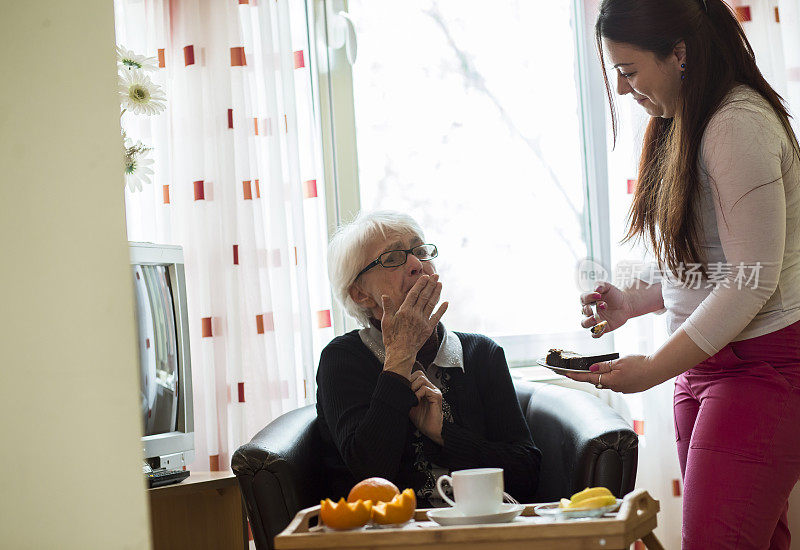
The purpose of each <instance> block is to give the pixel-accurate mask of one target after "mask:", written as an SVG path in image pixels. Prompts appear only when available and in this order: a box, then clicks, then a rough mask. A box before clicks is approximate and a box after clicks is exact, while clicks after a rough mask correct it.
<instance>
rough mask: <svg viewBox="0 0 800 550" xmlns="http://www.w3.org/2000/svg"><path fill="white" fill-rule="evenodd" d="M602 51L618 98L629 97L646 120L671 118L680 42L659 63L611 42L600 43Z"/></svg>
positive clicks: (648, 54) (680, 60) (675, 101)
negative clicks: (615, 81)
mask: <svg viewBox="0 0 800 550" xmlns="http://www.w3.org/2000/svg"><path fill="white" fill-rule="evenodd" d="M603 49H604V50H605V51H606V53H607V55H608V59H609V62H610V64H611V65H612V66H613V67H614V69H615V70H616V73H617V93H618V94H619V95H626V94H631V96H632V97H633V99H634V100H636V102H637V103H638V104H639V105H641V106H642V107H643V108H644V110H645V111H647V114H648V115H650V116H653V117H663V118H672V117H674V116H675V111H676V110H677V106H678V94H679V93H680V89H681V73H682V70H681V64H682V63H684V61H685V53H686V49H685V46H684V45H683V43H682V42H681V43H680V45H678V46H676V47H675V51H674V52H673V53H672V54H670V55H669V56H667V58H666V59H663V60H662V59H659V58H658V56H656V55H655V54H654V53H653V52H649V51H646V50H642V49H639V48H637V47H636V46H632V45H630V44H625V43H622V42H614V41H612V40H606V39H604V40H603ZM687 70H688V69H687Z"/></svg>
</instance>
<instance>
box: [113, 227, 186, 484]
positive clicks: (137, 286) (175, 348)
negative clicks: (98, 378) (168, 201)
mask: <svg viewBox="0 0 800 550" xmlns="http://www.w3.org/2000/svg"><path fill="white" fill-rule="evenodd" d="M129 248H130V261H131V274H132V277H133V285H134V296H135V301H136V327H137V342H138V352H139V353H138V355H139V380H140V389H141V393H140V395H141V415H142V416H141V418H142V426H143V432H142V433H143V436H142V447H143V451H144V461H145V464H144V469H145V471H149V469H152V470H157V469H168V470H176V469H177V470H185V469H186V465H187V464H190V463H191V462H192V461H193V460H194V417H193V407H192V366H191V359H190V345H189V315H188V311H187V308H186V279H185V275H184V265H183V249H182V248H181V247H179V246H169V245H159V244H153V243H138V242H130V243H129Z"/></svg>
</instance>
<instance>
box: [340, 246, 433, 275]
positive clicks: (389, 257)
mask: <svg viewBox="0 0 800 550" xmlns="http://www.w3.org/2000/svg"><path fill="white" fill-rule="evenodd" d="M409 254H413V255H414V256H415V257H416V258H417V259H418V260H420V261H422V262H428V261H430V260H432V259H434V258H435V257H436V256H438V255H439V251H438V250H437V249H436V245H433V244H418V245H417V246H415V247H413V248H409V249H408V250H389V251H388V252H384V253H383V254H381V255H380V256H378V259H377V260H375V261H374V262H372V263H370V264H369V265H368V266H367V267H365V268H364V269H362V270H361V271H359V272H358V275H356V279H358V278H359V277H361V276H362V275H363V274H364V273H366V272H367V271H369V270H370V269H372V268H373V267H375V266H376V265H381V266H383V267H399V266H401V265H403V264H404V263H406V260H407V259H408V255H409ZM354 280H355V279H354Z"/></svg>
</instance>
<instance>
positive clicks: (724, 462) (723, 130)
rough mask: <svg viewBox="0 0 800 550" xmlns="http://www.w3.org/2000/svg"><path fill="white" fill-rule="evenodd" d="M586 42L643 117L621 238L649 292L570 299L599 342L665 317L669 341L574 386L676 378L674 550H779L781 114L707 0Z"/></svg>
mask: <svg viewBox="0 0 800 550" xmlns="http://www.w3.org/2000/svg"><path fill="white" fill-rule="evenodd" d="M596 34H597V44H598V48H599V49H600V57H601V60H603V61H602V62H603V65H604V74H605V71H606V70H610V69H613V70H614V71H615V73H616V75H615V76H616V91H617V93H618V94H620V95H623V96H624V95H629V96H631V98H632V99H633V100H635V101H636V102H637V103H639V105H641V106H642V108H643V109H645V111H646V112H647V113H648V114H649V115H650V116H651V117H652V118H651V120H650V122H649V124H648V127H647V131H646V133H645V136H644V142H643V150H642V154H641V159H640V164H639V179H638V184H637V187H636V192H635V195H634V199H633V204H632V206H631V211H630V219H629V221H630V225H629V231H628V235H627V238H628V239H631V238H637V237H644V238H645V240H646V241H648V242H649V243H650V244H651V246H652V248H653V252H654V254H655V256H656V257H657V258H658V260H659V263H660V265H661V268H662V275H663V276H662V278H661V280H660V282H656V283H655V284H650V285H640V286H638V287H636V286H631V287H628V288H623V289H620V288H616V287H615V286H613V285H611V284H608V283H603V284H601V285H600V286H598V288H597V289H596V290H595V292H590V293H586V294H584V295H582V296H581V304H582V307H583V313H584V315H585V318H584V320H583V322H582V325H583V326H584V327H591V326H594V325H595V324H597V323H599V322H600V321H607V322H608V329H607V330H614V329H615V328H618V327H619V326H621V325H622V324H624V323H625V322H626V321H627V320H628V319H629V318H631V317H636V316H639V315H643V314H646V313H650V312H654V311H658V310H661V309H666V311H667V321H668V324H669V328H670V331H671V336H670V338H669V339H668V340H667V342H666V343H665V344H664V345H663V346H662V347H661V348H660V349H659V350H657V351H656V352H655V353H653V354H652V355H649V356H641V355H632V356H626V357H622V358H620V359H618V360H615V361H610V362H607V363H598V364H597V365H593V366H592V369H591V372H589V373H586V374H581V375H576V376H573V378H574V379H576V380H580V381H585V382H591V383H593V384H596V385H598V386H601V387H607V388H610V389H612V390H616V391H620V392H638V391H642V390H645V389H647V388H650V387H652V386H654V385H656V384H659V383H661V382H664V381H666V380H668V379H670V378H672V377H674V376H676V375H677V376H678V379H677V381H676V384H675V402H674V412H675V432H676V438H677V442H678V454H679V460H680V465H681V469H682V472H683V475H684V500H683V534H682V537H683V548H684V549H687V548H690V549H691V548H697V549H707V548H781V549H784V548H785V549H788V548H789V540H790V536H789V531H788V528H787V520H786V511H787V499H788V497H789V493H790V492H791V490H792V488H793V486H794V485H795V483H796V481H797V480H798V476H799V475H800V429H799V428H798V427H799V426H800V231H799V229H800V227H799V226H800V149H799V148H798V143H797V138H796V137H795V135H794V133H793V131H792V128H791V126H790V125H789V115H788V113H787V110H786V108H785V106H784V104H783V101H782V99H781V97H780V96H779V95H778V94H777V93H776V92H775V91H774V90H773V89H772V88H771V87H770V85H769V84H768V83H767V82H766V80H764V77H763V76H762V75H761V73H760V71H759V70H758V67H757V66H756V63H755V58H754V55H753V51H752V49H751V47H750V44H749V43H748V41H747V39H746V37H745V35H744V32H743V31H742V28H741V26H740V25H739V24H738V22H737V21H736V18H735V16H734V14H733V13H732V12H731V10H730V8H729V7H728V6H727V5H726V4H725V2H723V0H604V1H603V2H602V5H601V7H600V15H599V17H598V20H597V25H596ZM604 56H605V59H604ZM606 60H607V62H608V65H610V67H608V66H607V65H606ZM606 88H607V90H608V94H609V101H612V93H611V89H610V86H609V83H608V79H606ZM613 112H614V111H613V104H612V113H613ZM615 123H616V120H615ZM615 128H616V124H615ZM592 302H598V308H599V312H598V315H597V316H594V315H592V312H591V310H590V308H589V306H588V304H590V303H592Z"/></svg>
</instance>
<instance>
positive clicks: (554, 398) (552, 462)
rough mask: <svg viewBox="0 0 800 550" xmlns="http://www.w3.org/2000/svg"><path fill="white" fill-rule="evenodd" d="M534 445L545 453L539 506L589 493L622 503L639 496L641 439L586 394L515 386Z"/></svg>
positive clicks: (517, 383) (548, 386) (523, 384)
mask: <svg viewBox="0 0 800 550" xmlns="http://www.w3.org/2000/svg"><path fill="white" fill-rule="evenodd" d="M514 385H515V388H516V390H517V398H518V399H519V401H520V406H521V407H522V412H523V414H524V415H525V419H526V420H527V422H528V426H529V427H530V430H531V434H532V435H533V440H534V443H536V446H537V447H539V449H540V450H541V451H542V465H541V470H540V473H539V480H540V481H539V488H538V490H537V493H536V501H537V502H551V501H556V500H558V499H560V498H562V497H568V496H569V495H571V494H574V493H576V492H578V491H580V490H581V489H585V488H586V487H598V486H602V487H607V488H608V489H609V490H611V492H612V493H614V494H615V495H616V496H617V497H622V496H623V495H625V494H627V493H629V492H630V491H632V490H633V486H634V483H635V481H636V467H637V458H638V442H639V440H638V437H637V435H636V433H635V432H634V431H633V430H632V429H631V427H630V426H629V425H628V424H627V423H626V422H625V421H624V420H623V419H622V417H621V416H620V415H619V414H617V412H616V411H614V410H613V409H612V408H611V407H609V406H608V405H606V404H605V403H603V402H602V401H600V400H599V399H598V398H597V397H595V396H593V395H590V394H588V393H586V392H582V391H580V390H574V389H570V388H564V387H561V386H555V385H552V384H543V383H536V382H521V381H515V384H514Z"/></svg>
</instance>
